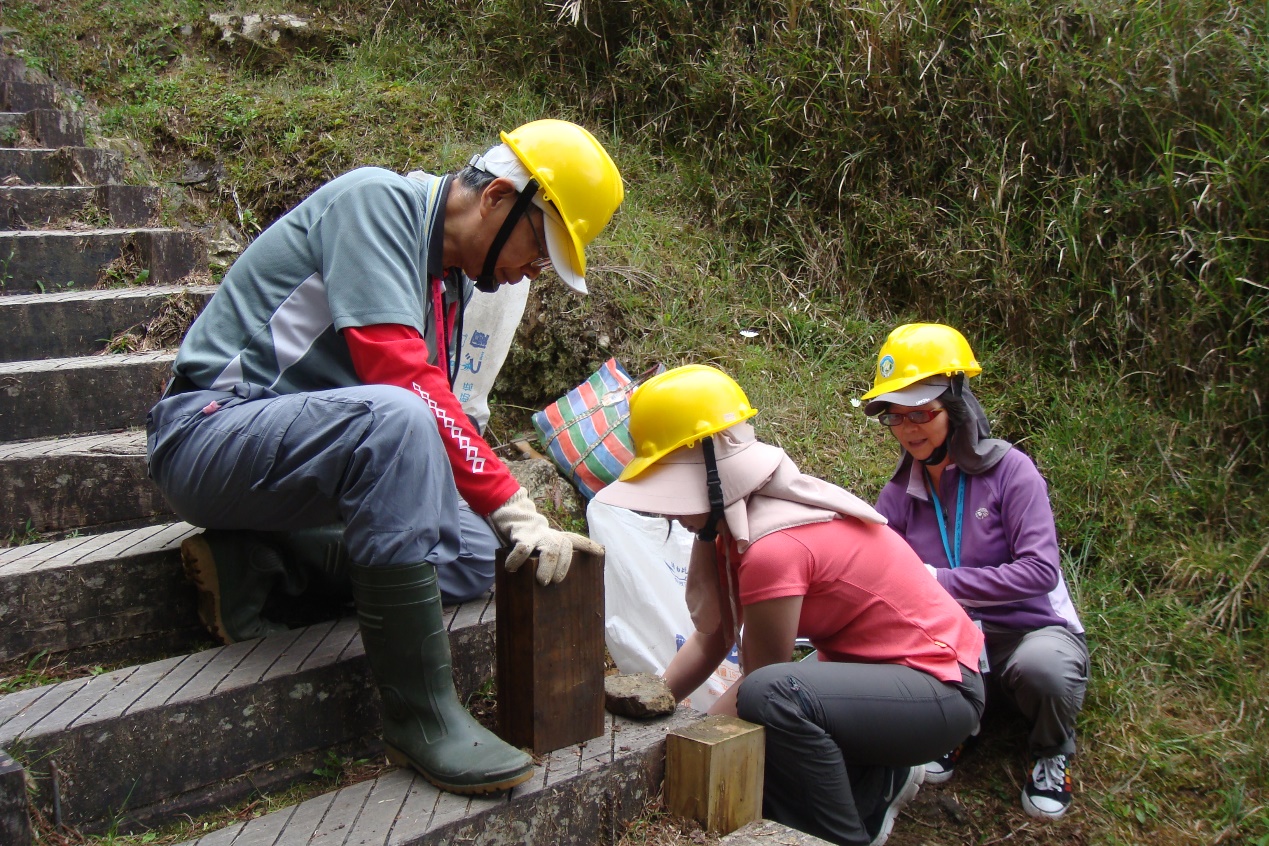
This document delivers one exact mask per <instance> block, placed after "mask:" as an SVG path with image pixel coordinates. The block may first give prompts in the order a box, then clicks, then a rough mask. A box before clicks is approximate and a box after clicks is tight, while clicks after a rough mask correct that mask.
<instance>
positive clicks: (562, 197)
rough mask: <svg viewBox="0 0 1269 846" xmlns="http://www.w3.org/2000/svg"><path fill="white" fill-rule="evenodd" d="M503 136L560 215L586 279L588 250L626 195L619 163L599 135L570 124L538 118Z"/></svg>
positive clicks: (580, 273) (577, 269)
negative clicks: (613, 158) (618, 166)
mask: <svg viewBox="0 0 1269 846" xmlns="http://www.w3.org/2000/svg"><path fill="white" fill-rule="evenodd" d="M501 137H502V142H503V143H504V144H506V145H507V146H508V147H510V148H511V150H512V152H514V153H515V154H516V158H518V159H519V160H520V162H521V163H522V164H523V165H524V166H525V168H526V169H527V170H528V171H529V173H531V174H532V175H533V178H534V179H536V180H537V182H538V185H539V186H540V188H541V191H542V196H544V197H545V198H546V199H548V200H550V201H551V203H552V204H553V205H554V206H555V208H556V209H557V210H558V211H559V213H560V217H561V218H562V220H563V223H564V227H565V229H567V230H568V235H569V240H570V241H571V244H570V245H569V246H570V247H571V250H572V252H573V256H572V258H573V259H574V261H573V262H571V264H572V269H573V270H575V272H576V274H577V275H578V276H582V277H584V276H585V275H586V253H585V249H586V246H587V245H588V244H589V243H590V242H591V241H593V240H595V236H596V235H598V234H599V233H600V232H601V231H603V228H604V227H605V226H607V225H608V221H610V220H612V216H613V213H614V212H615V211H617V206H619V205H621V201H622V200H623V199H624V198H625V196H626V193H625V187H624V186H623V185H622V182H621V174H620V173H619V172H618V171H617V165H616V164H614V163H613V160H612V157H610V156H609V155H608V151H607V150H605V149H604V148H603V146H602V145H601V144H600V143H599V142H598V141H596V140H595V136H593V135H591V134H590V133H589V132H587V131H586V130H585V129H583V128H582V127H580V126H578V125H577V124H575V123H569V122H568V121H566V120H551V119H546V120H535V121H533V122H532V123H526V124H524V125H523V126H521V127H519V128H518V129H513V130H512V131H511V132H503V133H501ZM553 257H554V256H553ZM556 263H557V264H559V262H558V261H557V262H556Z"/></svg>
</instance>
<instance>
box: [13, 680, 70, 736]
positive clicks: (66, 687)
mask: <svg viewBox="0 0 1269 846" xmlns="http://www.w3.org/2000/svg"><path fill="white" fill-rule="evenodd" d="M86 684H88V679H75V680H73V681H68V682H61V683H60V684H55V685H51V686H50V687H49V689H48V693H47V694H46V695H44V696H41V697H39V698H38V699H36V700H34V701H33V702H31V703H30V704H29V705H27V706H26V707H25V708H23V709H22V710H21V711H19V712H17V713H16V714H13V715H12V716H11V717H10V718H9V719H7V720H5V721H4V724H3V725H0V744H3V743H5V742H7V741H9V740H11V739H13V738H15V737H19V736H21V735H22V734H23V733H24V732H26V731H27V730H28V729H29V728H30V727H31V726H33V725H35V724H36V723H38V722H39V721H40V720H42V719H44V718H45V717H46V716H48V715H49V714H51V713H52V712H53V711H54V710H56V709H57V707H58V706H59V705H61V704H62V703H63V702H65V701H66V700H67V699H70V698H71V697H72V696H74V695H75V694H76V693H77V692H78V691H79V689H80V688H81V687H83V686H84V685H86Z"/></svg>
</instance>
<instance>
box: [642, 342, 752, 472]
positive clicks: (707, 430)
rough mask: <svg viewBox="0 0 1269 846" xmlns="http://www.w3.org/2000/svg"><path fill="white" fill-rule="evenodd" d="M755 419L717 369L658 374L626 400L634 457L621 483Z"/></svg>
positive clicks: (741, 394)
mask: <svg viewBox="0 0 1269 846" xmlns="http://www.w3.org/2000/svg"><path fill="white" fill-rule="evenodd" d="M757 413H758V411H757V409H755V408H754V407H753V406H751V405H750V404H749V398H748V397H746V396H745V392H744V391H743V390H741V388H740V386H739V385H737V384H736V382H735V380H734V379H732V378H731V377H730V376H728V375H727V374H726V373H724V372H723V371H721V370H719V369H718V368H717V367H710V366H709V365H705V364H687V365H684V366H683V367H675V368H674V369H673V370H667V371H665V372H664V373H659V374H657V375H656V376H653V377H652V378H651V379H649V380H648V381H646V382H644V383H643V384H642V385H640V386H639V387H638V388H636V389H635V392H634V393H633V394H632V395H631V397H630V440H631V441H633V442H634V449H635V457H634V460H633V461H631V462H630V463H629V464H627V465H626V468H625V470H623V471H622V473H621V476H620V480H621V481H623V482H628V481H630V480H631V479H633V478H634V477H636V476H638V475H639V474H640V473H642V472H643V471H644V470H647V469H648V467H650V466H651V465H652V464H654V463H655V462H657V461H659V460H660V459H661V458H663V457H664V456H666V455H668V454H669V453H671V452H673V451H674V450H676V449H678V448H679V447H685V446H691V445H692V444H695V443H696V442H697V441H699V440H701V439H702V438H707V437H709V436H710V435H713V434H715V433H716V432H721V431H722V430H724V429H727V428H730V427H732V426H735V425H736V424H737V423H741V422H743V421H745V420H748V419H749V418H750V417H753V416H754V415H755V414H757Z"/></svg>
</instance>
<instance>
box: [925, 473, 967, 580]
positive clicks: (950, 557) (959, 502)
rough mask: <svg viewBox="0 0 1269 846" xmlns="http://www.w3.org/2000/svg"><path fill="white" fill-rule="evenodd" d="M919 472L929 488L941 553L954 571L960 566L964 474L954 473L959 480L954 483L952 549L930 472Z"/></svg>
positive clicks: (963, 514)
mask: <svg viewBox="0 0 1269 846" xmlns="http://www.w3.org/2000/svg"><path fill="white" fill-rule="evenodd" d="M921 470H922V472H924V473H925V486H926V487H927V488H929V491H930V498H931V499H933V500H934V516H935V517H936V518H937V519H938V521H939V537H941V538H942V539H943V552H945V553H947V563H948V564H949V565H951V567H952V569H953V570H955V569H956V568H957V567H959V566H961V518H963V517H964V516H965V474H964V473H963V472H961V471H960V470H957V471H956V475H957V476H958V477H959V478H958V480H957V482H956V548H955V549H953V548H952V547H951V546H950V545H949V544H948V542H947V524H946V523H944V522H943V505H942V503H940V502H939V495H938V494H936V493H935V492H934V483H933V482H932V481H931V480H930V471H929V470H926V469H925V468H924V467H922V468H921Z"/></svg>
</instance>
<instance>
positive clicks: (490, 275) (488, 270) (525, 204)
mask: <svg viewBox="0 0 1269 846" xmlns="http://www.w3.org/2000/svg"><path fill="white" fill-rule="evenodd" d="M537 192H538V181H537V180H536V179H530V180H529V183H528V184H527V185H525V186H524V190H523V191H521V192H520V194H519V196H517V197H516V203H515V205H514V206H512V207H511V212H510V213H509V214H508V215H507V219H506V220H504V221H503V222H502V228H501V229H499V230H498V234H497V235H495V236H494V239H493V243H492V244H490V245H489V252H488V253H486V254H485V266H484V267H483V268H481V271H480V275H479V276H478V277H476V288H477V290H480V291H483V292H485V293H486V294H492V293H495V292H496V291H497V290H498V280H497V279H496V278H494V266H495V265H497V263H498V256H500V255H501V254H502V248H503V247H504V246H505V245H506V243H507V239H508V238H510V237H511V231H512V230H513V229H515V228H516V224H518V223H519V222H520V218H522V217H524V213H525V211H527V210H528V208H529V203H531V202H533V196H534V195H535V194H537Z"/></svg>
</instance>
